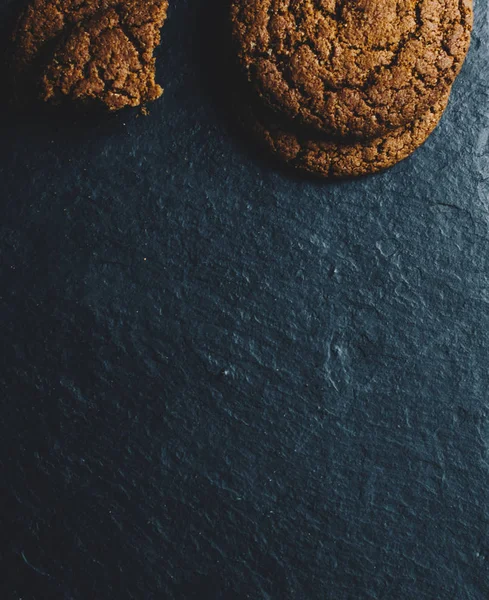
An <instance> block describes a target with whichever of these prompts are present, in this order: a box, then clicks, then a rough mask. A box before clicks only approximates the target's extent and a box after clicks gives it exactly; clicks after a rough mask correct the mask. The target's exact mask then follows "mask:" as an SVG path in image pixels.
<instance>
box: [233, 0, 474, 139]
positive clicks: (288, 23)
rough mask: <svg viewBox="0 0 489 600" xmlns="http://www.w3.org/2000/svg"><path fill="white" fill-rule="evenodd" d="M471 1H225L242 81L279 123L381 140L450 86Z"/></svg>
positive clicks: (465, 38) (463, 49)
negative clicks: (283, 119) (288, 120)
mask: <svg viewBox="0 0 489 600" xmlns="http://www.w3.org/2000/svg"><path fill="white" fill-rule="evenodd" d="M472 21H473V13H472V1H471V0H350V1H345V0H232V5H231V22H232V29H233V38H234V41H235V44H236V46H237V52H238V55H239V59H240V62H241V64H242V65H243V67H244V68H245V70H246V73H247V77H248V80H249V82H250V83H251V84H252V86H253V88H254V90H255V92H257V93H258V95H259V96H260V97H261V99H262V101H265V103H266V104H267V105H268V106H269V107H270V108H272V109H274V110H275V111H277V112H279V113H280V114H281V115H285V116H287V117H288V118H291V119H294V120H297V121H299V122H300V123H301V124H303V125H307V126H309V127H311V128H313V129H315V130H319V131H323V132H325V133H328V134H330V135H335V136H351V137H355V138H358V139H360V138H371V137H379V136H381V135H384V134H385V133H387V132H389V131H392V130H393V129H396V128H398V127H402V126H404V125H407V124H409V123H410V122H412V121H413V120H414V119H416V118H418V117H420V116H422V115H423V114H424V113H425V112H426V110H428V109H429V107H430V106H433V105H435V104H436V102H438V101H439V100H440V98H443V97H444V96H445V95H446V94H447V93H448V91H449V89H450V88H451V85H452V84H453V82H454V80H455V78H456V76H457V74H458V72H459V70H460V68H461V66H462V64H463V61H464V58H465V55H466V53H467V50H468V48H469V43H470V31H471V28H472Z"/></svg>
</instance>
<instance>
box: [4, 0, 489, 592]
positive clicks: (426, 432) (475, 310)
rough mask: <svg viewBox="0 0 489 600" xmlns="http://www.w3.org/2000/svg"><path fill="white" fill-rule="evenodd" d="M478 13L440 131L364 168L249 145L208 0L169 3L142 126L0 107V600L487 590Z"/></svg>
mask: <svg viewBox="0 0 489 600" xmlns="http://www.w3.org/2000/svg"><path fill="white" fill-rule="evenodd" d="M19 6H20V2H19V1H18V0H10V1H6V0H0V22H1V23H2V24H3V25H4V33H3V35H4V36H5V31H6V29H7V25H5V24H6V23H8V16H9V15H11V14H12V12H15V10H17V9H18V7H19ZM476 7H477V10H476V13H477V18H476V27H475V34H474V41H473V46H472V49H471V52H470V57H469V59H468V62H467V63H466V65H465V67H464V70H463V73H462V75H461V77H460V79H459V80H458V82H457V84H456V86H455V91H454V94H453V98H452V101H451V103H450V107H449V109H448V111H447V113H446V115H445V117H444V118H443V121H442V123H441V125H440V127H439V129H438V130H437V131H436V132H435V134H434V135H433V136H432V137H431V138H430V140H429V141H428V143H427V144H426V145H425V146H424V147H423V148H422V149H421V150H420V151H418V152H417V153H416V154H415V155H414V156H413V157H412V158H411V159H409V160H407V161H406V162H404V163H402V164H400V165H398V166H397V167H395V168H394V169H392V170H391V171H389V172H387V173H385V174H382V175H379V176H375V177H371V178H368V179H363V180H358V181H351V182H346V183H341V184H327V183H320V182H311V181H308V180H304V179H299V178H297V177H295V176H291V175H289V174H287V173H286V172H282V171H280V170H277V169H276V168H275V167H274V166H273V165H270V164H268V162H266V161H264V160H263V159H262V158H260V157H259V156H257V154H256V152H255V151H254V149H253V148H251V147H249V146H247V145H246V144H244V143H243V140H242V136H241V135H240V133H239V131H238V130H237V128H236V127H235V126H234V125H233V121H232V118H229V116H228V115H229V113H230V112H232V110H231V111H229V108H230V107H229V106H228V103H227V102H226V96H225V95H224V94H223V84H224V85H225V84H226V82H227V81H228V77H227V74H226V71H225V69H224V67H223V66H222V62H221V61H220V60H219V58H220V55H222V54H223V52H222V51H221V48H222V46H221V45H220V42H219V40H220V39H221V38H222V36H223V31H224V30H223V21H222V12H223V6H222V3H221V2H219V0H213V1H212V2H210V1H209V0H207V1H205V0H193V1H190V0H189V1H184V0H181V1H179V2H172V7H171V11H170V19H169V22H168V25H167V26H166V28H165V30H164V43H163V45H162V47H161V49H160V51H159V73H158V77H159V79H160V80H161V81H162V82H165V84H166V93H165V96H164V98H163V99H162V101H160V102H158V103H156V104H155V105H154V106H153V107H152V108H151V114H150V116H148V117H138V116H137V114H136V113H133V112H127V113H124V114H120V115H118V116H115V117H109V118H105V119H98V120H95V121H92V122H90V121H88V120H86V119H82V118H76V119H74V118H73V117H67V116H60V117H54V116H51V117H47V116H46V115H42V114H41V113H39V114H38V115H31V116H29V117H27V116H23V117H21V116H18V115H15V114H12V113H10V112H9V111H7V110H6V109H3V111H2V115H1V117H0V127H1V129H0V140H1V144H0V152H1V159H0V190H1V219H0V259H1V275H0V277H1V280H0V281H1V284H0V341H1V348H2V350H1V353H0V398H1V402H2V413H1V415H2V416H1V418H0V451H1V452H0V467H1V478H0V534H1V535H0V539H1V541H0V597H1V598H2V600H3V599H5V600H11V599H12V600H20V599H22V600H50V599H53V600H57V599H62V600H85V599H87V600H88V599H89V600H93V599H96V600H99V599H100V600H109V599H117V600H125V599H135V600H142V599H144V600H150V599H158V600H160V599H170V600H173V599H192V598H195V599H199V600H205V599H208V598H209V599H212V600H219V599H226V600H228V599H229V600H241V599H245V598H246V599H250V600H261V599H263V600H265V599H274V600H275V599H280V600H285V599H293V600H301V599H304V600H312V599H318V600H319V599H321V600H322V599H325V598H327V599H331V600H367V599H379V600H380V599H383V600H391V599H392V600H412V599H416V600H428V599H429V600H448V599H450V600H452V599H454V600H466V599H467V600H469V599H470V600H487V598H488V597H489V579H488V575H489V569H488V566H489V509H488V506H489V405H488V400H489V373H488V358H489V355H488V353H489V77H488V74H489V36H488V34H489V24H488V7H487V0H478V1H477V0H476ZM4 39H5V38H4ZM3 93H4V94H5V89H4V91H3ZM7 94H8V92H7ZM231 108H232V107H231Z"/></svg>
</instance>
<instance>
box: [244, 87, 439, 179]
mask: <svg viewBox="0 0 489 600" xmlns="http://www.w3.org/2000/svg"><path fill="white" fill-rule="evenodd" d="M449 95H450V94H449V93H448V94H445V96H444V97H443V98H442V99H440V100H439V101H438V102H437V103H436V104H435V105H434V106H433V107H432V108H431V109H430V110H428V111H427V112H426V113H425V114H424V115H423V116H422V117H420V118H418V119H415V120H414V121H413V122H412V123H411V124H409V125H405V126H404V127H402V128H399V129H397V130H395V131H392V132H391V133H389V134H388V135H386V136H384V137H380V138H373V139H371V140H365V141H358V140H349V141H336V140H333V139H332V138H328V137H326V136H324V135H321V134H318V135H314V134H311V133H310V132H307V131H306V132H305V131H304V130H301V129H293V128H292V126H290V125H287V124H284V123H283V122H279V121H277V118H276V116H274V115H273V114H270V111H269V109H263V107H257V106H254V107H253V108H251V104H250V105H249V106H248V108H247V109H245V110H246V116H245V119H244V120H245V125H246V128H247V129H251V130H252V131H253V133H254V135H255V137H256V138H258V140H259V141H260V142H261V144H262V145H263V146H264V147H265V148H266V149H268V150H270V151H272V152H273V154H274V155H275V156H276V157H277V158H278V159H280V160H281V161H283V162H285V163H287V164H288V165H290V166H291V167H293V168H295V169H298V170H299V171H303V172H307V173H310V174H314V175H317V176H320V177H327V178H347V177H357V176H361V175H369V174H373V173H377V172H378V171H382V170H384V169H387V168H388V167H392V166H393V165H395V164H396V163H398V162H400V161H401V160H403V159H405V158H407V157H408V156H409V155H410V154H411V153H412V152H414V150H416V148H418V147H419V146H421V145H422V144H423V143H424V142H425V141H426V139H427V138H428V137H429V135H430V134H431V133H432V132H433V130H434V129H435V127H436V126H437V124H438V122H439V120H440V118H441V116H442V115H443V112H444V110H445V108H446V106H447V103H448V99H449Z"/></svg>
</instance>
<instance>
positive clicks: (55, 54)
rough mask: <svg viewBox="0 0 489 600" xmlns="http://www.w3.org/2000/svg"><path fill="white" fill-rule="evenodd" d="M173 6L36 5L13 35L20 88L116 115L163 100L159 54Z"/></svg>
mask: <svg viewBox="0 0 489 600" xmlns="http://www.w3.org/2000/svg"><path fill="white" fill-rule="evenodd" d="M167 7H168V2H167V0H91V1H90V2H86V1H84V0H34V1H33V2H32V3H31V4H30V5H29V6H28V8H27V9H26V10H25V12H24V13H23V14H22V16H21V17H20V20H19V22H18V25H17V28H16V30H15V33H14V43H15V60H14V68H15V71H16V77H17V83H19V84H20V85H21V87H22V88H23V90H24V93H27V92H26V91H25V87H26V86H27V87H29V85H32V86H35V87H36V88H37V93H38V94H39V95H40V97H41V98H42V99H43V100H45V101H50V102H54V103H60V102H62V101H63V100H66V99H70V100H74V101H76V102H81V103H91V102H96V103H99V104H102V105H104V106H105V107H107V108H108V109H109V110H118V109H121V108H124V107H125V106H138V105H140V104H144V103H146V102H148V101H151V100H155V99H156V98H158V97H159V96H161V94H162V92H163V90H162V88H161V87H160V86H159V85H158V84H157V83H156V82H155V58H154V56H153V52H154V49H155V48H156V46H157V45H158V44H159V42H160V29H161V27H162V26H163V23H164V21H165V18H166V13H167Z"/></svg>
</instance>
